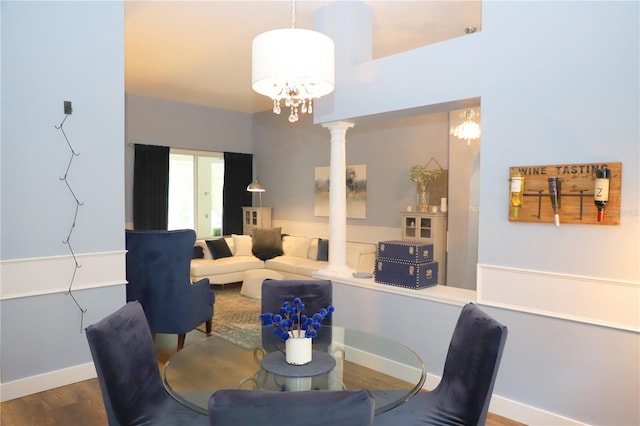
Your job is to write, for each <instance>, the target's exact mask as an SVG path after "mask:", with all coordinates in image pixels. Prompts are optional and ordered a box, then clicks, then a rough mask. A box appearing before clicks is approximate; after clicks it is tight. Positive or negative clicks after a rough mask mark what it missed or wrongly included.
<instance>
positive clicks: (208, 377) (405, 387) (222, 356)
mask: <svg viewBox="0 0 640 426" xmlns="http://www.w3.org/2000/svg"><path fill="white" fill-rule="evenodd" d="M283 351H284V342H282V341H280V340H279V339H278V338H276V337H275V336H274V335H273V328H270V327H259V326H258V327H255V328H245V329H239V330H232V331H229V332H226V333H222V334H220V335H215V336H210V337H207V338H204V339H202V340H200V341H198V342H196V343H193V344H191V345H189V346H186V347H185V348H184V349H182V350H181V351H179V352H177V353H176V354H175V355H173V356H172V357H171V358H170V359H169V361H168V362H167V363H166V364H165V366H164V368H163V370H162V381H163V384H164V386H165V388H166V390H167V391H168V392H169V394H170V395H171V396H172V397H173V398H175V399H176V400H177V401H179V402H180V403H182V404H184V405H185V406H187V407H189V408H191V409H192V410H194V411H197V412H200V413H202V414H207V413H208V408H207V403H208V400H209V397H210V396H211V394H212V393H213V392H215V391H216V390H219V389H255V390H272V391H303V390H343V389H368V390H369V391H370V392H371V394H372V395H373V397H374V399H375V413H376V414H380V413H383V412H385V411H388V410H390V409H392V408H394V407H397V406H398V405H400V404H402V403H404V402H405V401H408V400H409V399H410V398H411V397H412V396H413V395H415V394H416V393H417V392H418V391H419V390H420V389H421V388H422V385H423V384H424V381H425V378H426V369H425V366H424V363H423V362H422V360H421V359H420V357H419V356H418V355H417V354H416V353H415V352H413V351H412V350H411V349H409V348H408V347H406V346H404V345H402V344H400V343H398V342H395V341H393V340H390V339H387V338H385V337H382V336H378V335H375V334H371V333H365V332H361V331H356V330H351V329H348V328H343V327H335V326H325V327H322V328H321V329H320V330H319V333H318V336H317V337H316V338H314V339H313V360H312V361H311V363H309V364H307V365H303V366H291V365H289V364H286V362H285V361H284V354H283Z"/></svg>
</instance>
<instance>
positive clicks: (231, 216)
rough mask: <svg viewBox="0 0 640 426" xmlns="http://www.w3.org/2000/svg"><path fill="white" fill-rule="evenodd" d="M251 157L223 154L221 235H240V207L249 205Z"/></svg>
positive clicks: (251, 173) (230, 153) (251, 171)
mask: <svg viewBox="0 0 640 426" xmlns="http://www.w3.org/2000/svg"><path fill="white" fill-rule="evenodd" d="M252 175H253V155H251V154H239V153H235V152H225V153H224V187H223V190H222V234H223V235H230V234H242V207H243V206H250V205H251V193H250V192H248V191H247V186H248V185H249V184H250V183H251V179H252V178H253V176H252Z"/></svg>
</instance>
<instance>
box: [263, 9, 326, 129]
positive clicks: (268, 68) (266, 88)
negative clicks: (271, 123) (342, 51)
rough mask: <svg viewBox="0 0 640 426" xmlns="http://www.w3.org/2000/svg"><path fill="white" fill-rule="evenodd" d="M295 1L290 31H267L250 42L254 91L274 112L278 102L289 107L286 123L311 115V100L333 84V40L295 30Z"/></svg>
mask: <svg viewBox="0 0 640 426" xmlns="http://www.w3.org/2000/svg"><path fill="white" fill-rule="evenodd" d="M295 22H296V8H295V0H294V1H292V7H291V28H285V29H280V30H272V31H267V32H265V33H262V34H260V35H258V36H257V37H256V38H254V39H253V51H252V87H253V90H255V91H256V92H258V93H260V94H261V95H265V96H268V97H270V98H271V99H273V112H274V113H276V114H280V112H281V108H280V103H281V101H283V100H284V105H285V107H289V108H290V114H289V122H291V123H295V122H296V121H298V111H300V112H302V113H309V114H311V113H312V112H313V99H317V98H319V97H321V96H324V95H326V94H329V93H331V92H333V87H334V83H335V71H334V44H333V40H331V39H330V38H329V37H327V36H326V35H324V34H321V33H319V32H316V31H311V30H304V29H298V28H295Z"/></svg>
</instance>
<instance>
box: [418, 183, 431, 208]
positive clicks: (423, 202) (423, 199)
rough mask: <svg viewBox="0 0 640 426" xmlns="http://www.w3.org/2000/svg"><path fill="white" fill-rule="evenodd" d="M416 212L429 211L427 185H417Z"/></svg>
mask: <svg viewBox="0 0 640 426" xmlns="http://www.w3.org/2000/svg"><path fill="white" fill-rule="evenodd" d="M417 205H418V211H419V212H428V211H429V187H428V186H427V185H423V184H418V202H417Z"/></svg>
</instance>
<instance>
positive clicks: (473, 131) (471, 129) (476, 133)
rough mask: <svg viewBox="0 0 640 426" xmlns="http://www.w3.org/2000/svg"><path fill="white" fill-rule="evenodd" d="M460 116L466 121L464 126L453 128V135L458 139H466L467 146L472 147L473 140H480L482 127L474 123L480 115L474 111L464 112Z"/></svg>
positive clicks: (463, 123)
mask: <svg viewBox="0 0 640 426" xmlns="http://www.w3.org/2000/svg"><path fill="white" fill-rule="evenodd" d="M460 116H461V117H462V118H463V119H464V121H463V122H462V124H459V125H457V126H455V127H452V128H451V134H452V135H453V136H455V137H457V138H458V139H466V141H467V145H471V139H480V134H481V133H482V132H481V129H480V125H479V124H478V123H476V122H475V121H473V118H475V117H479V116H480V113H479V112H477V111H476V110H473V109H467V110H464V111H463V112H462V113H461V114H460Z"/></svg>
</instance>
